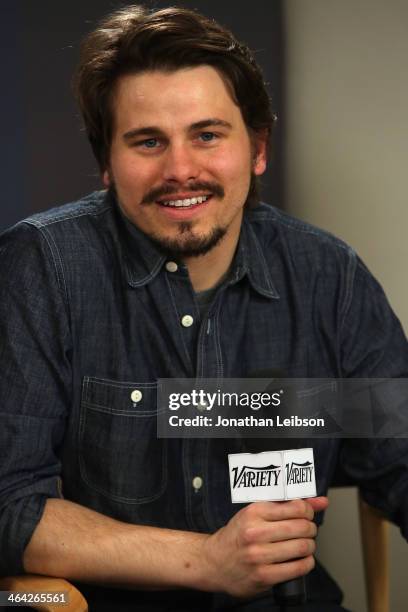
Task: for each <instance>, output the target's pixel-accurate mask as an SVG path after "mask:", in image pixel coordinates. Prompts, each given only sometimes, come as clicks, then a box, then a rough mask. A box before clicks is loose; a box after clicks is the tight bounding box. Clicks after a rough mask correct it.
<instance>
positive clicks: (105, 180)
mask: <svg viewBox="0 0 408 612" xmlns="http://www.w3.org/2000/svg"><path fill="white" fill-rule="evenodd" d="M102 182H103V185H104V187H106V189H109V187H110V185H111V179H110V176H109V171H108V170H105V171H104V173H103V174H102Z"/></svg>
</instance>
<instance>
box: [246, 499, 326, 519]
mask: <svg viewBox="0 0 408 612" xmlns="http://www.w3.org/2000/svg"><path fill="white" fill-rule="evenodd" d="M250 508H251V511H253V512H254V515H255V514H257V515H258V517H259V518H263V519H264V520H265V521H284V520H287V519H294V518H306V519H309V520H310V521H311V520H312V519H313V516H314V510H313V505H312V504H311V503H309V500H304V499H293V500H291V501H282V502H255V503H254V504H251V507H248V510H249V509H250Z"/></svg>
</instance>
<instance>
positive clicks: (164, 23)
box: [74, 5, 273, 195]
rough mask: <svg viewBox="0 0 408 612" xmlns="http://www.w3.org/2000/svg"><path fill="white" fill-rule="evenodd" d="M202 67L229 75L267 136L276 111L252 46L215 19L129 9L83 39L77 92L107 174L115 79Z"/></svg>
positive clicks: (253, 123) (248, 116) (256, 128)
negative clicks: (150, 71)
mask: <svg viewBox="0 0 408 612" xmlns="http://www.w3.org/2000/svg"><path fill="white" fill-rule="evenodd" d="M203 64H207V65H210V66H213V67H214V68H216V69H217V70H218V71H219V72H220V74H221V76H223V77H224V78H225V80H226V84H227V85H228V86H229V89H230V91H231V95H232V97H233V99H234V101H235V102H236V104H237V105H238V106H239V107H240V109H241V112H242V116H243V119H244V122H245V124H246V126H247V128H248V130H249V131H250V133H251V134H252V135H254V134H256V133H265V132H266V133H267V135H268V138H269V135H270V132H271V126H272V121H273V114H272V111H271V107H270V100H269V97H268V93H267V91H266V87H265V83H264V80H263V76H262V72H261V70H260V68H259V67H258V65H257V64H256V62H255V60H254V58H253V56H252V53H251V52H250V50H249V49H248V47H247V46H245V45H244V44H241V43H239V42H238V41H237V40H236V39H235V38H234V36H233V35H232V34H231V32H229V31H228V30H227V29H225V28H223V27H221V26H220V25H219V24H217V23H216V22H215V21H214V20H212V19H209V18H207V17H204V16H203V15H200V14H199V13H197V12H195V11H192V10H189V9H184V8H175V7H170V8H166V9H162V10H157V11H150V10H148V9H147V8H145V7H143V6H139V5H131V6H127V7H126V8H123V9H120V10H118V11H115V12H114V13H112V14H111V15H109V16H107V17H106V18H105V19H103V20H102V21H101V22H100V23H99V25H98V27H97V28H96V29H95V30H94V31H92V32H90V33H89V34H88V35H87V36H86V38H85V39H84V41H83V43H82V46H81V55H80V62H79V65H78V68H77V71H76V74H75V77H74V87H75V92H76V97H77V100H78V103H79V106H80V109H81V112H82V115H83V118H84V122H85V127H86V131H87V134H88V138H89V141H90V143H91V146H92V149H93V152H94V154H95V157H96V159H97V161H98V164H99V167H100V169H101V170H102V171H103V170H105V169H106V167H107V165H108V162H109V150H110V145H111V139H112V130H113V116H112V108H111V107H112V104H111V101H112V96H113V93H114V89H115V84H116V81H117V79H118V78H119V77H120V76H122V75H125V74H130V73H137V72H141V71H145V70H166V71H172V70H177V69H179V68H187V67H192V66H198V65H203ZM253 188H254V189H255V191H256V185H253ZM251 195H252V194H251Z"/></svg>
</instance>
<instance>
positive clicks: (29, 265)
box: [0, 223, 71, 575]
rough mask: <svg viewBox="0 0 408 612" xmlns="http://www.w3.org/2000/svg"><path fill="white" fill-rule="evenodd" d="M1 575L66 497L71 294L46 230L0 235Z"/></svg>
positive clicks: (13, 567) (11, 569)
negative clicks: (56, 501) (49, 502)
mask: <svg viewBox="0 0 408 612" xmlns="http://www.w3.org/2000/svg"><path fill="white" fill-rule="evenodd" d="M0 278H1V282H0V549H1V555H0V574H3V575H4V574H15V573H23V571H24V569H23V563H22V559H23V553H24V549H25V547H26V546H27V544H28V542H29V541H30V538H31V536H32V533H33V531H34V529H35V527H36V525H37V524H38V522H39V521H40V519H41V516H42V513H43V510H44V505H45V502H46V499H47V498H49V497H61V496H62V494H61V479H60V472H61V464H60V459H59V448H60V446H61V443H62V440H63V435H64V430H65V421H66V415H67V411H68V407H69V402H70V397H71V366H70V360H69V355H70V352H71V346H70V330H69V319H68V310H67V300H66V294H65V287H64V279H63V274H62V270H61V266H60V265H59V263H58V258H57V251H56V247H55V245H54V244H53V242H52V241H51V238H50V236H49V235H48V234H47V229H46V227H45V228H36V227H34V226H31V225H28V224H26V223H21V224H18V225H17V226H15V227H14V228H12V229H11V230H9V231H7V232H6V233H4V234H3V235H2V236H1V237H0Z"/></svg>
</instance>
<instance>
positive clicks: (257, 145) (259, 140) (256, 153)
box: [252, 130, 268, 176]
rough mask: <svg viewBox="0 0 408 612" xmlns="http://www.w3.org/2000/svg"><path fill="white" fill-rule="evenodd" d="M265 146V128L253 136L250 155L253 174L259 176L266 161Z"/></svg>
mask: <svg viewBox="0 0 408 612" xmlns="http://www.w3.org/2000/svg"><path fill="white" fill-rule="evenodd" d="M267 146H268V133H267V131H266V130H262V132H258V133H256V134H255V135H254V137H253V157H252V160H253V161H252V171H253V173H254V174H255V176H260V175H261V174H263V173H264V172H265V170H266V163H267V158H268V156H267V152H266V151H267Z"/></svg>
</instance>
